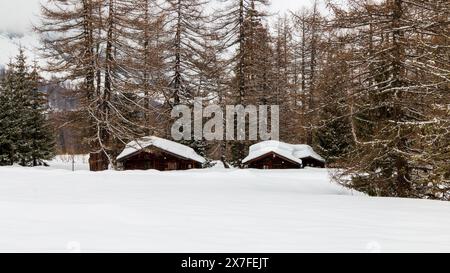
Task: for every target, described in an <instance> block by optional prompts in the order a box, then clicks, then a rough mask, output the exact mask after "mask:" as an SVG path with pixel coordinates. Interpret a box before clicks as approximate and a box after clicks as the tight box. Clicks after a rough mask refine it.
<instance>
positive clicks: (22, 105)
mask: <svg viewBox="0 0 450 273" xmlns="http://www.w3.org/2000/svg"><path fill="white" fill-rule="evenodd" d="M0 107H1V108H2V109H4V111H2V113H1V114H0V127H1V129H2V130H1V133H0V162H1V163H0V164H9V165H11V164H14V163H18V164H20V165H22V166H37V165H42V164H44V160H49V159H51V158H52V157H53V155H54V137H53V134H52V131H51V130H50V127H49V125H48V123H47V120H46V116H45V109H46V108H45V107H46V101H45V99H44V97H43V94H42V93H40V91H39V75H38V72H37V68H36V67H35V68H34V69H33V71H32V72H30V71H29V67H28V65H27V63H26V58H25V55H24V52H23V50H22V49H20V52H19V54H18V55H17V57H16V60H15V62H14V63H11V64H10V66H9V70H8V72H7V74H6V78H5V79H4V81H3V82H2V92H1V94H0Z"/></svg>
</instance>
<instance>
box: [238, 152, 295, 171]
mask: <svg viewBox="0 0 450 273" xmlns="http://www.w3.org/2000/svg"><path fill="white" fill-rule="evenodd" d="M247 166H248V167H249V168H252V169H300V168H301V166H300V165H298V164H295V163H293V162H291V161H288V160H286V159H284V158H281V157H279V156H277V155H275V157H274V154H268V155H266V156H264V157H261V158H259V159H257V160H255V161H253V162H251V163H250V164H248V165H247Z"/></svg>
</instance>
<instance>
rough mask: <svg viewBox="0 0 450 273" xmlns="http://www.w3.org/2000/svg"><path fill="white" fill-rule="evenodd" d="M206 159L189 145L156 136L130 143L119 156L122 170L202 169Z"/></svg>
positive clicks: (118, 160) (118, 162)
mask: <svg viewBox="0 0 450 273" xmlns="http://www.w3.org/2000/svg"><path fill="white" fill-rule="evenodd" d="M205 161H206V160H205V159H204V158H203V157H201V156H200V155H198V154H197V153H196V152H195V151H194V150H193V149H192V148H190V147H188V146H185V145H182V144H179V143H176V142H173V141H170V140H167V139H162V138H158V137H154V136H151V137H144V138H141V139H139V140H136V141H132V142H130V143H128V144H127V145H126V147H125V149H124V150H123V151H122V153H121V154H120V155H119V156H118V157H117V164H118V167H119V169H121V170H151V169H154V170H159V171H173V170H189V169H200V168H202V166H203V163H204V162H205Z"/></svg>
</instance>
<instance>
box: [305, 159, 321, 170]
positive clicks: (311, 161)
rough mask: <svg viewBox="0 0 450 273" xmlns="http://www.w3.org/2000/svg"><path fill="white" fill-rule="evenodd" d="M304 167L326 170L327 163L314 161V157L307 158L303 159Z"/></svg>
mask: <svg viewBox="0 0 450 273" xmlns="http://www.w3.org/2000/svg"><path fill="white" fill-rule="evenodd" d="M302 162H303V167H315V168H325V163H324V162H322V161H319V160H317V159H314V158H312V157H307V158H303V159H302Z"/></svg>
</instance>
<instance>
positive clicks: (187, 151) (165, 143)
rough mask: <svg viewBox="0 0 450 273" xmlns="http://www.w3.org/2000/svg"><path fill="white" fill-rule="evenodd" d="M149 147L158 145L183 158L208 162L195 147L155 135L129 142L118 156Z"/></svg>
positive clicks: (125, 155)
mask: <svg viewBox="0 0 450 273" xmlns="http://www.w3.org/2000/svg"><path fill="white" fill-rule="evenodd" d="M148 147H156V148H159V149H161V150H164V151H167V152H169V153H172V154H175V155H179V156H181V157H183V158H186V159H191V160H194V161H197V162H200V163H204V162H206V159H205V158H203V157H202V156H200V155H199V154H197V153H196V152H195V151H194V149H192V148H190V147H188V146H186V145H183V144H180V143H177V142H174V141H170V140H167V139H163V138H159V137H155V136H147V137H143V138H140V139H138V140H136V141H132V142H130V143H128V144H127V145H126V146H125V149H124V150H123V151H122V153H121V154H120V155H119V156H118V157H117V160H120V159H123V158H125V157H128V156H130V155H132V154H134V153H136V152H138V151H140V150H142V149H145V148H148Z"/></svg>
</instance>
